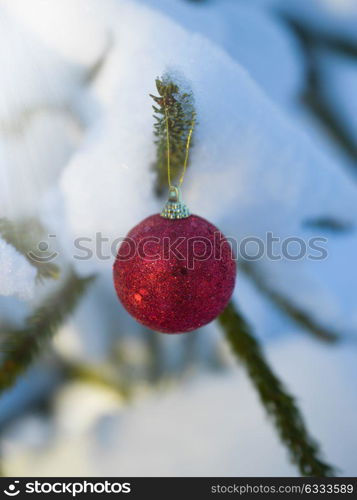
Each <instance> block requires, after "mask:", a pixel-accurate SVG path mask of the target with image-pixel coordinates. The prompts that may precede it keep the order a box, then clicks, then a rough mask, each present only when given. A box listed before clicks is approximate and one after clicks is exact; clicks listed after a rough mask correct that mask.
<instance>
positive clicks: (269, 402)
mask: <svg viewBox="0 0 357 500" xmlns="http://www.w3.org/2000/svg"><path fill="white" fill-rule="evenodd" d="M219 323H220V324H221V326H222V328H223V330H224V332H225V335H226V338H227V340H228V342H229V344H230V347H231V349H232V351H233V353H234V354H235V355H236V356H237V358H238V359H239V361H240V362H241V363H243V364H244V366H245V368H246V370H247V372H248V375H249V377H250V379H251V381H252V383H253V384H254V386H255V388H256V390H257V392H258V394H259V397H260V400H261V402H262V403H263V405H264V407H265V409H266V411H267V412H268V414H269V415H270V417H271V418H272V419H273V420H274V423H275V426H276V429H277V431H278V433H279V435H280V438H281V440H282V441H283V443H284V444H285V446H286V447H287V448H288V450H289V454H290V457H291V460H292V462H293V463H295V464H296V465H297V466H298V467H299V470H300V472H301V474H302V475H304V476H317V477H329V476H333V475H334V474H335V469H334V467H332V466H331V465H329V464H327V463H325V462H324V461H323V460H322V459H321V458H320V451H319V447H318V445H317V443H316V442H315V441H314V440H313V439H312V438H311V436H310V435H309V433H308V431H307V429H306V426H305V423H304V420H303V417H302V415H301V413H300V411H299V409H298V407H297V405H296V402H295V400H294V398H293V397H292V396H291V395H290V394H289V393H288V392H287V391H286V390H285V388H284V386H283V384H282V383H281V382H280V380H279V379H278V377H277V376H276V375H275V374H274V373H273V372H272V370H271V368H270V367H269V365H268V363H267V361H266V360H265V357H264V355H263V352H262V350H261V347H260V345H259V343H258V341H257V340H256V339H255V337H254V336H253V334H252V332H251V329H250V327H249V325H248V324H247V323H246V321H245V320H244V319H243V318H242V316H241V315H240V314H239V313H238V311H237V309H236V308H235V306H234V305H233V304H232V303H231V304H229V305H228V307H227V308H226V309H225V311H224V312H223V313H222V314H221V315H220V317H219Z"/></svg>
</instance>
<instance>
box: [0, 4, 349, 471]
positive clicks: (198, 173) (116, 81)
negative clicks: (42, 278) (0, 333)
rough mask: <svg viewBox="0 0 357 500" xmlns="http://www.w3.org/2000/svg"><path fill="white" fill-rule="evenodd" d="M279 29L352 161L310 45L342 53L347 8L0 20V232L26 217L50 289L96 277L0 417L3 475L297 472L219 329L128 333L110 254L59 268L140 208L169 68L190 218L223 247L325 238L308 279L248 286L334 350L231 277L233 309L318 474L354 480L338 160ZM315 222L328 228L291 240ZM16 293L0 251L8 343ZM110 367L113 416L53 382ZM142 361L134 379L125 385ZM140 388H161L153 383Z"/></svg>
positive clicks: (98, 12)
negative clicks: (296, 416) (190, 123)
mask: <svg viewBox="0 0 357 500" xmlns="http://www.w3.org/2000/svg"><path fill="white" fill-rule="evenodd" d="M296 24H297V25H299V26H303V27H304V28H305V29H306V30H307V31H308V32H310V33H313V34H314V36H315V38H317V39H318V40H321V41H320V42H317V43H316V44H315V45H314V47H313V50H312V52H313V54H310V56H311V57H312V58H313V63H314V68H315V71H317V72H318V74H319V77H320V85H321V88H320V93H321V96H323V98H324V99H325V100H326V101H328V102H329V103H330V105H331V109H332V110H333V113H334V114H335V116H336V119H337V120H338V121H339V122H340V123H341V124H342V125H343V128H344V130H346V133H347V134H348V136H349V137H350V138H351V142H352V143H353V141H355V144H357V122H356V116H357V57H356V55H351V54H350V53H346V52H345V51H343V50H342V49H341V50H335V49H334V48H331V44H329V43H327V42H326V39H332V40H335V39H336V40H341V41H342V42H343V43H344V44H345V45H348V46H349V47H355V52H357V3H356V1H354V0H265V1H264V0H254V1H252V0H249V1H248V0H210V1H208V0H207V1H201V2H189V1H185V0H142V1H140V2H139V1H129V0H127V1H124V0H62V1H61V2H58V1H55V0H3V1H2V2H1V5H0V67H1V79H0V216H1V217H6V218H8V219H10V220H13V221H16V220H21V218H23V217H29V216H31V217H36V218H37V219H39V220H40V221H41V222H42V224H43V225H44V226H45V227H46V228H47V231H48V234H51V235H55V240H56V243H55V246H56V248H57V249H59V251H60V257H59V265H60V267H62V269H66V268H68V267H69V266H74V268H75V269H76V271H77V273H78V274H79V275H81V276H87V275H89V274H92V273H96V274H97V276H98V278H97V281H96V282H95V284H94V285H93V286H92V287H91V288H90V290H89V291H88V293H87V294H86V296H85V298H84V299H83V301H82V302H81V304H80V306H79V307H78V309H77V311H76V313H75V315H74V316H73V318H72V319H71V320H70V321H68V322H67V323H66V324H65V325H64V326H63V327H62V328H61V330H60V332H58V334H57V336H56V338H55V339H54V342H53V346H52V348H51V351H52V354H51V355H48V356H45V359H43V360H41V361H39V362H38V363H36V365H35V366H34V367H32V368H31V369H30V370H29V372H27V373H26V374H25V375H24V376H23V377H22V378H21V380H20V381H19V382H18V383H17V385H16V386H15V387H14V388H13V389H11V390H10V391H9V392H7V393H6V394H5V395H3V396H2V398H1V399H0V432H1V436H0V440H1V448H0V450H1V461H2V468H3V471H4V473H5V474H6V475H14V476H19V475H30V476H32V475H38V476H44V475H50V476H54V475H78V476H85V475H89V476H92V475H95V476H99V475H104V476H120V475H137V476H139V475H144V476H146V475H173V476H181V475H202V476H205V475H216V476H217V475H222V476H224V475H277V476H279V475H296V474H297V472H296V469H295V468H294V467H293V466H292V465H290V464H289V461H288V458H287V452H286V450H285V449H284V448H283V447H282V445H281V444H280V442H279V440H278V438H277V436H276V433H275V430H274V428H273V426H272V425H271V423H270V422H269V421H268V420H267V417H266V415H265V413H264V410H263V408H262V407H261V405H260V403H259V401H258V399H257V396H256V394H255V392H254V389H253V387H252V386H251V384H250V382H249V380H248V379H247V378H246V375H245V373H244V371H243V370H242V369H241V368H240V367H239V366H238V365H237V363H236V361H235V360H234V359H233V358H232V356H231V354H230V353H229V352H228V348H227V346H226V345H225V342H224V340H223V335H222V332H221V331H220V330H219V327H218V325H216V324H212V325H209V326H207V327H205V328H204V329H202V331H200V332H197V333H195V334H192V335H191V337H189V336H174V337H170V336H164V335H157V334H154V333H150V332H146V331H143V330H142V328H141V327H140V326H138V325H137V324H136V323H135V322H134V320H132V319H131V318H129V317H128V315H127V314H126V313H125V311H124V310H123V309H122V307H121V305H120V304H119V303H118V301H117V299H116V296H115V292H114V290H113V285H112V280H111V265H112V257H111V255H110V252H109V246H107V247H106V252H107V253H106V257H107V258H105V259H99V258H95V257H93V258H91V259H89V260H78V259H75V258H74V257H73V256H74V253H75V248H74V246H73V241H74V239H75V238H77V237H87V238H95V235H96V233H98V232H101V233H102V235H103V236H104V237H107V238H109V241H113V240H114V239H115V238H117V237H118V236H124V235H125V234H126V233H127V231H128V230H129V229H130V228H131V227H132V226H133V225H135V224H136V223H137V222H138V221H140V220H141V219H143V218H144V217H146V216H147V215H149V214H151V213H155V212H158V211H159V210H160V208H161V205H162V200H161V201H160V200H158V199H157V198H156V197H155V196H154V194H153V186H154V182H155V178H154V174H153V172H152V171H151V170H150V165H151V164H152V162H153V160H154V157H155V147H154V144H153V134H152V128H153V127H152V126H153V118H152V109H151V104H152V103H151V100H150V97H149V96H148V94H149V93H155V78H156V77H157V76H160V75H162V74H163V73H164V72H165V71H168V70H169V71H174V72H176V73H177V74H178V75H184V77H185V78H186V80H187V81H188V82H189V83H190V85H191V87H192V89H193V92H194V95H195V103H196V109H197V113H198V119H199V126H198V127H197V131H196V140H195V147H194V149H193V151H192V162H191V168H190V169H189V171H188V173H187V176H186V179H185V184H184V199H185V202H186V203H187V204H188V206H189V207H190V209H191V211H192V212H194V213H197V214H199V215H201V216H203V217H205V218H207V219H209V220H210V221H211V222H213V223H214V224H216V225H217V226H218V227H220V229H221V230H222V231H223V232H224V233H225V234H226V235H229V236H233V237H235V238H237V239H238V240H239V241H240V240H242V239H243V238H244V237H246V236H250V235H254V236H257V237H261V238H263V239H264V238H265V235H266V233H267V232H268V231H272V232H274V234H275V235H278V236H280V237H285V236H291V235H294V236H299V237H302V238H305V239H308V238H309V237H311V236H316V235H317V236H325V237H327V238H328V244H327V250H328V258H327V259H326V260H324V261H314V260H309V259H303V260H301V261H298V262H294V261H276V262H272V261H270V260H269V259H263V260H262V261H260V262H259V263H258V264H259V266H258V264H257V266H256V267H257V268H258V270H259V273H260V274H261V276H262V277H263V279H264V280H265V281H266V282H267V283H269V287H270V288H272V289H273V290H274V291H275V292H276V293H279V294H280V295H281V296H283V297H285V298H287V299H288V300H289V301H290V302H291V303H293V304H294V305H295V306H296V307H299V308H300V309H301V310H303V311H305V312H306V314H308V315H309V316H310V317H311V318H313V320H314V321H315V322H316V323H317V324H319V325H322V326H323V327H325V328H329V329H331V330H332V331H334V332H337V333H338V334H339V335H340V336H341V338H342V339H343V340H341V342H339V343H337V344H335V345H327V344H324V343H322V342H321V341H318V340H316V339H314V338H313V337H312V336H311V335H309V334H308V332H306V331H304V330H303V329H302V328H301V327H299V326H298V325H297V324H296V323H294V322H293V321H292V320H291V319H289V318H288V317H287V316H286V315H285V314H284V313H283V312H281V311H280V310H279V309H278V308H277V307H276V305H274V304H273V303H272V302H271V300H269V299H268V298H267V297H266V296H265V295H264V294H262V293H261V291H260V290H259V288H258V287H257V286H256V284H255V283H254V281H253V280H252V279H251V277H249V275H246V274H244V273H243V272H239V273H238V280H237V287H236V291H235V295H234V300H235V301H236V303H237V304H238V305H239V307H240V309H241V311H242V312H243V314H244V315H245V317H246V318H247V320H248V321H249V322H250V324H251V325H252V326H253V327H254V330H255V332H256V335H257V336H258V337H259V338H260V340H261V342H262V343H263V346H264V349H265V351H266V353H267V356H268V358H269V360H270V362H271V364H272V366H273V367H274V370H276V372H277V373H278V374H279V376H281V378H282V380H283V381H284V382H285V384H286V386H287V387H288V389H289V390H290V391H291V392H292V394H294V395H295V396H296V397H297V400H298V403H299V406H300V407H301V409H302V411H303V413H304V416H305V418H306V421H307V424H308V427H309V429H310V431H311V433H312V434H313V435H314V436H315V437H316V438H317V440H318V441H319V442H320V443H321V445H322V449H323V453H324V457H325V458H326V459H328V461H330V462H332V463H333V464H335V465H337V466H338V467H339V469H340V474H342V475H356V472H357V458H356V449H357V432H356V425H355V419H356V414H357V399H356V396H357V363H356V350H357V345H356V338H357V337H356V336H357V307H356V306H357V266H356V252H357V237H356V232H355V225H356V223H357V185H356V166H357V160H356V154H353V152H352V153H351V152H350V154H349V153H348V152H346V149H344V148H343V146H342V145H341V142H338V141H335V140H334V137H333V136H332V135H331V133H330V131H329V130H328V128H327V126H325V125H323V124H322V122H321V121H319V119H317V117H316V116H315V115H314V113H313V112H312V110H311V109H310V108H308V106H306V105H304V104H303V100H302V95H303V93H304V91H305V89H306V86H307V85H308V80H309V74H310V71H311V68H310V65H311V59H310V60H308V58H307V52H306V47H305V46H304V44H303V41H302V39H301V37H299V35H298V33H297V31H296V27H295V26H296ZM341 45H342V44H341ZM355 148H357V145H356V146H355ZM316 219H325V220H326V219H330V220H336V221H339V222H340V223H341V224H343V225H344V226H345V227H346V228H347V229H346V230H344V231H331V230H327V229H321V228H316V227H311V226H309V227H308V226H307V225H306V221H311V220H316ZM35 277H36V272H35V269H34V268H33V267H32V266H31V265H30V264H29V262H28V261H27V260H26V259H25V258H24V257H23V256H22V255H20V254H19V253H18V252H17V251H16V250H15V249H14V248H13V247H11V246H10V245H9V244H8V243H6V242H5V241H3V240H2V239H0V294H1V297H0V327H4V328H5V326H8V325H21V323H22V321H23V319H24V317H25V316H26V314H27V313H28V312H29V311H30V310H31V308H32V307H33V306H34V304H37V303H39V302H40V300H41V298H43V297H44V296H45V295H46V293H47V292H48V290H49V289H51V287H53V286H54V285H53V284H52V283H48V282H46V283H37V282H36V279H35ZM113 353H114V354H113ZM114 355H115V356H116V357H115V356H114ZM51 356H52V357H51ZM113 359H117V361H116V362H117V363H118V364H119V363H123V364H124V367H125V369H124V372H125V373H124V375H125V376H126V377H127V378H129V379H130V381H131V382H130V383H131V385H132V386H133V397H132V398H131V400H130V401H129V403H128V402H127V401H126V400H125V398H124V397H123V396H120V395H119V394H118V392H117V391H114V390H113V389H111V388H109V387H102V386H100V385H93V384H90V383H89V382H85V381H75V382H74V381H72V380H67V379H66V378H64V377H63V376H62V368H61V363H62V364H66V363H73V364H75V363H80V364H83V365H90V366H93V367H95V368H96V370H98V371H99V372H101V373H106V371H107V370H109V369H113V367H111V368H108V365H109V364H110V363H109V362H108V360H112V363H111V364H113ZM150 363H151V364H154V366H153V373H154V375H153V374H151V375H150V376H149V375H147V374H146V373H141V371H140V366H144V365H145V366H146V365H148V364H149V365H150ZM155 372H160V373H164V374H167V376H166V377H161V378H160V380H161V382H160V383H159V384H153V383H152V380H151V379H155Z"/></svg>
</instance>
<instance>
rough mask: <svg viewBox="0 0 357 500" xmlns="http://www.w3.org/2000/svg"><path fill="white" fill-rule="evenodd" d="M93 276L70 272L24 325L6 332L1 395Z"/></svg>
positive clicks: (0, 356)
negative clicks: (59, 286) (86, 276)
mask: <svg viewBox="0 0 357 500" xmlns="http://www.w3.org/2000/svg"><path fill="white" fill-rule="evenodd" d="M92 280H93V277H89V278H79V277H78V276H76V274H75V273H74V272H72V273H71V274H70V275H69V276H68V278H67V279H66V281H65V283H64V284H63V286H62V287H61V288H60V289H59V290H58V291H56V292H55V293H53V294H52V295H50V296H49V297H48V298H47V300H46V301H45V302H44V303H43V304H42V305H41V306H39V307H38V308H37V309H35V310H34V312H33V313H32V314H31V315H30V316H29V317H28V319H27V321H26V324H25V326H24V327H23V328H22V329H19V330H13V331H9V332H6V334H5V335H4V336H2V340H1V343H0V394H1V393H2V392H3V391H5V390H7V389H9V388H10V387H11V386H12V385H13V384H14V383H15V382H16V380H17V378H18V376H19V375H21V374H22V373H23V372H24V371H25V370H26V369H27V368H28V367H29V365H30V364H31V362H32V361H33V360H34V358H35V357H36V356H38V355H40V354H41V352H42V348H43V347H44V345H45V343H46V341H48V340H49V339H50V338H51V337H53V335H54V334H55V332H56V331H57V329H58V328H59V326H60V325H61V324H62V323H63V322H64V321H65V320H66V318H67V317H68V316H69V315H70V314H71V313H72V311H74V309H75V307H76V305H77V303H78V300H79V299H80V297H81V296H82V294H83V293H84V292H85V290H86V288H87V287H88V285H89V284H90V283H91V282H92Z"/></svg>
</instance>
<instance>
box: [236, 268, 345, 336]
mask: <svg viewBox="0 0 357 500" xmlns="http://www.w3.org/2000/svg"><path fill="white" fill-rule="evenodd" d="M240 267H241V269H242V270H243V271H244V272H245V273H246V274H247V275H248V276H249V277H250V278H251V279H252V280H253V282H254V284H255V286H256V287H257V288H258V289H259V291H260V292H261V293H263V294H264V295H265V296H266V297H267V298H268V299H269V300H270V301H271V302H272V303H273V304H274V305H275V306H276V307H278V308H279V309H280V310H281V311H282V312H283V313H284V314H286V315H287V316H289V318H290V319H292V320H293V321H294V322H295V323H297V324H298V325H300V326H301V327H302V328H303V329H304V330H305V331H306V332H308V333H310V334H311V335H313V336H314V337H316V338H317V339H319V340H323V341H325V342H331V343H332V342H338V341H340V340H342V338H341V336H340V335H339V334H338V333H336V332H334V331H333V330H331V329H330V328H327V327H325V326H322V325H319V324H318V323H317V322H316V321H315V320H314V319H313V318H312V317H311V316H310V315H309V313H307V312H306V311H303V310H302V309H300V308H299V307H298V306H296V305H295V304H293V303H292V302H291V301H290V300H289V299H288V298H286V297H284V296H283V295H281V294H280V293H279V292H277V291H276V290H274V289H273V288H272V287H270V286H269V284H268V283H267V281H266V280H265V279H264V277H263V276H262V275H260V274H259V273H258V272H257V271H256V269H254V267H253V266H252V265H248V263H246V262H245V263H241V265H240Z"/></svg>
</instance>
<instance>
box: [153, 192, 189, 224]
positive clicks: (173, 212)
mask: <svg viewBox="0 0 357 500" xmlns="http://www.w3.org/2000/svg"><path fill="white" fill-rule="evenodd" d="M160 215H161V217H164V218H165V219H185V218H186V217H189V216H190V211H189V209H188V208H187V207H186V205H185V204H184V203H183V201H182V199H181V190H180V188H179V187H177V186H170V189H169V198H168V200H167V202H166V204H165V206H164V208H163V209H162V212H161V214H160Z"/></svg>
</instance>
